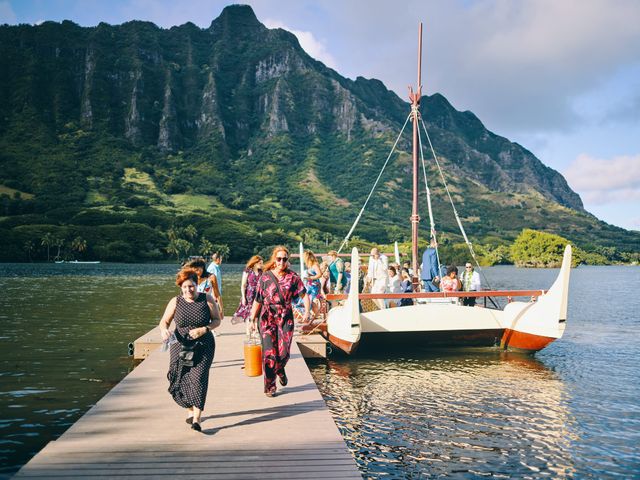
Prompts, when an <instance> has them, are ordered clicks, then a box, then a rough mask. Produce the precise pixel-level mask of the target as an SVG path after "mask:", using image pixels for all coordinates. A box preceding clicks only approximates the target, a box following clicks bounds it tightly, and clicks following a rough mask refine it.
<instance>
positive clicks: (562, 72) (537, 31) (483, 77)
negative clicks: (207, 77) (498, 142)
mask: <svg viewBox="0 0 640 480" xmlns="http://www.w3.org/2000/svg"><path fill="white" fill-rule="evenodd" d="M230 3H231V2H225V1H218V0H192V1H188V0H184V1H182V2H176V1H175V0H111V1H108V2H107V1H97V0H0V23H9V24H16V23H38V22H41V21H44V20H54V21H61V20H63V19H69V20H72V21H74V22H76V23H79V24H80V25H84V26H91V25H96V24H98V23H99V22H101V21H104V22H107V23H112V24H118V23H123V22H126V21H128V20H133V19H138V20H149V21H152V22H154V23H156V24H157V25H159V26H161V27H165V28H168V27H171V26H173V25H180V24H182V23H185V22H187V21H191V22H193V23H195V24H196V25H199V26H201V27H208V26H209V24H210V23H211V21H212V20H213V19H214V18H216V17H217V16H218V15H219V14H220V12H221V11H222V9H223V8H224V7H225V6H226V5H228V4H230ZM243 3H246V4H249V5H251V6H252V7H253V9H254V11H255V12H256V15H257V16H258V19H259V20H260V21H262V22H263V23H265V24H266V25H267V26H268V27H270V28H275V27H281V28H286V29H287V30H290V31H292V32H293V33H295V34H296V35H297V37H298V39H299V40H300V43H301V44H302V46H303V47H304V48H305V49H306V50H307V52H308V53H309V54H310V55H312V56H314V57H315V58H317V59H319V60H321V61H323V62H324V63H325V64H327V65H328V66H330V67H332V68H334V69H335V70H336V71H338V72H339V73H340V74H341V75H343V76H346V77H349V78H355V77H356V76H363V77H366V78H378V79H380V80H382V81H383V82H384V83H385V85H387V87H388V88H390V89H392V90H394V91H395V92H396V93H397V94H398V95H400V96H401V97H402V98H405V99H406V97H407V85H414V84H415V82H416V73H415V62H416V36H417V35H416V32H417V23H418V22H419V21H422V22H423V24H424V54H423V55H424V59H423V75H422V81H423V92H424V93H427V94H433V93H435V92H440V93H442V94H443V95H444V96H445V97H447V98H448V99H449V101H450V102H451V103H452V104H453V105H454V107H456V108H457V109H458V110H471V111H472V112H474V113H475V114H476V115H477V116H478V117H479V118H480V120H482V121H483V123H484V124H485V125H486V126H487V128H489V129H490V130H492V131H493V132H494V133H496V134H498V135H503V136H505V137H507V138H509V139H510V140H512V141H515V142H518V143H519V144H521V145H523V146H524V147H526V148H527V149H529V150H530V151H532V152H533V153H534V154H535V155H536V156H537V157H538V158H540V160H542V162H543V163H545V164H546V165H548V166H550V167H552V168H554V169H556V170H558V171H559V172H560V173H562V174H563V175H564V176H565V177H566V178H567V181H568V182H569V185H570V186H571V187H572V188H573V189H574V190H575V191H576V192H577V193H578V194H580V196H581V198H582V200H583V202H584V204H585V207H586V209H587V210H588V211H590V212H591V213H593V214H594V215H596V216H597V217H598V218H601V219H602V220H605V221H606V222H609V223H611V224H614V225H618V226H621V227H624V228H627V229H634V230H640V1H637V0H586V1H585V0H562V1H556V0H519V1H511V0H458V1H455V0H451V1H447V0H405V1H400V2H398V1H396V2H393V1H386V0H345V1H337V0H315V1H311V0H252V1H246V2H243Z"/></svg>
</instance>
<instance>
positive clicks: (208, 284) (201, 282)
mask: <svg viewBox="0 0 640 480" xmlns="http://www.w3.org/2000/svg"><path fill="white" fill-rule="evenodd" d="M206 266H207V264H206V262H205V261H204V259H202V258H196V259H194V260H189V261H188V262H187V263H185V264H184V265H183V267H182V268H192V269H194V270H195V271H196V272H198V292H200V293H209V294H211V296H212V297H213V299H214V300H215V301H216V303H217V304H218V310H219V311H220V318H224V306H223V303H222V294H221V293H220V285H219V284H218V280H217V279H216V277H215V276H214V275H210V274H209V272H207V271H206V270H205V267H206ZM213 334H214V335H215V336H218V332H217V331H216V330H215V329H214V330H213Z"/></svg>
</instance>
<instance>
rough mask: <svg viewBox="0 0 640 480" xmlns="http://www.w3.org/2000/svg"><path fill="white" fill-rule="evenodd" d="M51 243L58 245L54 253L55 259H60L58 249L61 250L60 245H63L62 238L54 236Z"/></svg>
mask: <svg viewBox="0 0 640 480" xmlns="http://www.w3.org/2000/svg"><path fill="white" fill-rule="evenodd" d="M53 245H54V246H56V247H58V253H56V259H58V260H59V259H60V251H61V250H62V246H63V245H64V238H55V239H54V240H53Z"/></svg>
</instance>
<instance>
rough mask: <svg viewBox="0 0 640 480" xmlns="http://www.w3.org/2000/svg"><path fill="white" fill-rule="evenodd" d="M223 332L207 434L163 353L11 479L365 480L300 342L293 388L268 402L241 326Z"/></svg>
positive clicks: (291, 369)
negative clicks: (177, 394)
mask: <svg viewBox="0 0 640 480" xmlns="http://www.w3.org/2000/svg"><path fill="white" fill-rule="evenodd" d="M220 331H221V332H222V335H220V336H219V337H217V338H216V354H215V359H214V362H213V366H212V371H211V377H210V383H209V392H208V396H207V405H206V407H205V410H204V413H203V416H202V419H203V420H202V433H198V432H195V431H192V430H191V429H190V428H189V425H187V424H186V423H185V411H184V409H182V408H180V407H178V406H177V405H176V404H175V403H174V402H173V399H172V398H171V396H170V395H169V393H168V392H167V387H168V382H167V379H166V373H167V367H168V362H169V354H168V352H162V351H160V349H157V350H155V351H152V352H150V354H149V355H148V358H147V359H146V360H144V361H143V362H142V363H141V364H140V365H139V366H138V367H136V368H135V369H134V370H133V371H132V372H131V373H130V374H129V375H128V376H127V377H126V378H125V379H124V380H122V382H120V383H119V384H118V385H117V386H116V387H114V388H113V389H112V390H111V391H110V392H109V393H108V394H107V395H106V396H105V397H104V398H102V399H101V400H100V401H99V402H98V403H97V404H96V405H95V406H94V407H93V408H91V409H90V410H89V411H88V412H87V413H86V414H85V415H84V416H82V417H81V418H80V419H79V420H78V421H77V422H76V423H75V424H74V425H73V426H72V427H71V428H69V430H67V431H66V432H65V433H64V434H63V435H62V436H61V437H60V438H59V439H58V440H56V441H53V442H50V443H49V444H48V445H47V446H46V447H45V448H44V449H43V450H42V451H41V452H40V453H38V454H37V455H36V456H35V457H34V458H33V459H31V461H29V463H27V464H26V465H25V466H23V467H22V469H21V470H20V471H19V472H18V473H17V474H16V477H15V478H34V477H37V478H93V477H101V478H116V477H117V478H119V479H120V478H135V479H144V478H156V477H160V476H163V477H170V476H178V477H183V476H184V477H189V478H214V479H249V478H261V479H294V478H300V479H305V480H309V479H314V478H327V479H329V478H336V479H337V478H340V479H348V478H352V479H353V478H361V475H360V473H359V472H358V468H357V466H356V463H355V460H354V459H353V456H352V455H351V453H350V452H349V450H348V449H347V447H346V445H345V443H344V440H343V439H342V437H341V435H340V432H339V431H338V428H337V427H336V424H335V422H334V421H333V418H332V417H331V414H330V412H329V410H328V409H327V407H326V405H325V403H324V400H323V399H322V396H321V395H320V392H319V391H318V389H317V387H316V385H315V383H314V381H313V378H312V377H311V374H310V372H309V369H308V368H307V365H306V364H305V362H304V359H303V358H302V355H301V354H300V350H299V349H298V347H297V345H296V342H294V344H293V345H292V349H291V353H292V355H291V360H290V361H289V364H288V366H287V376H288V377H289V385H288V386H287V387H285V388H279V390H278V396H276V397H275V398H267V397H266V396H265V395H264V394H263V383H262V382H263V380H262V377H261V376H260V377H247V376H245V375H244V370H242V369H241V367H242V366H243V344H242V342H243V339H244V335H243V334H244V326H243V325H241V324H240V325H231V323H230V322H229V319H228V318H227V319H225V321H224V322H223V326H222V327H221V328H220Z"/></svg>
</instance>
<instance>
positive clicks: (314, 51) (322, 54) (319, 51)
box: [262, 18, 337, 69]
mask: <svg viewBox="0 0 640 480" xmlns="http://www.w3.org/2000/svg"><path fill="white" fill-rule="evenodd" d="M262 23H264V24H265V26H266V27H267V28H282V29H284V30H287V31H289V32H291V33H293V34H294V35H295V36H296V38H297V39H298V42H300V46H301V47H302V48H303V49H304V51H305V52H307V53H308V54H309V55H311V56H312V57H313V58H315V59H316V60H320V61H321V62H322V63H324V64H325V65H326V66H327V67H330V68H333V69H335V68H336V65H337V63H336V60H335V58H333V56H332V55H331V54H330V53H329V52H328V50H327V46H326V45H325V44H324V43H323V42H322V41H320V40H318V39H316V38H315V37H314V35H313V33H311V32H305V31H302V30H296V29H295V28H291V27H288V26H287V25H285V24H284V23H282V22H280V21H278V20H272V19H269V18H267V19H264V20H263V21H262Z"/></svg>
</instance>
